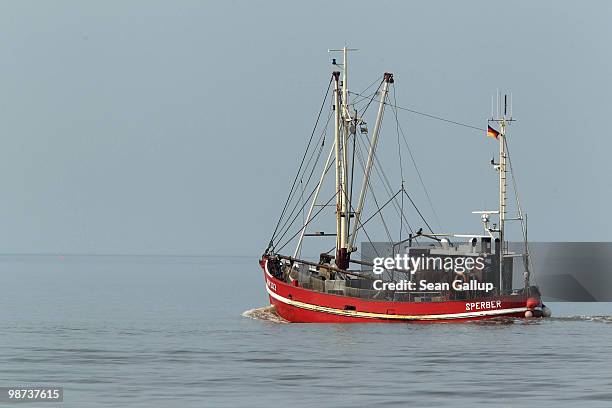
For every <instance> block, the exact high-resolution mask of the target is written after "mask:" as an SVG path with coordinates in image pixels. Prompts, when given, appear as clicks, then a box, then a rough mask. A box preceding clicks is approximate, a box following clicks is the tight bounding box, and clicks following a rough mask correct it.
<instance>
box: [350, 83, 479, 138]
mask: <svg viewBox="0 0 612 408" xmlns="http://www.w3.org/2000/svg"><path fill="white" fill-rule="evenodd" d="M349 93H351V94H353V95H358V96H361V97H363V98H370V97H368V96H367V95H362V94H360V93H357V92H351V91H349ZM372 99H373V97H372ZM384 103H385V104H386V105H389V106H394V107H395V108H397V109H400V110H403V111H406V112H410V113H414V114H416V115H421V116H425V117H428V118H431V119H435V120H439V121H442V122H446V123H451V124H453V125H457V126H463V127H466V128H470V129H475V130H479V131H485V132H486V129H485V128H481V127H478V126H473V125H469V124H467V123H461V122H457V121H454V120H450V119H446V118H443V117H441V116H436V115H432V114H430V113H425V112H419V111H417V110H414V109H409V108H404V107H402V106H397V105H393V104H390V103H389V102H384Z"/></svg>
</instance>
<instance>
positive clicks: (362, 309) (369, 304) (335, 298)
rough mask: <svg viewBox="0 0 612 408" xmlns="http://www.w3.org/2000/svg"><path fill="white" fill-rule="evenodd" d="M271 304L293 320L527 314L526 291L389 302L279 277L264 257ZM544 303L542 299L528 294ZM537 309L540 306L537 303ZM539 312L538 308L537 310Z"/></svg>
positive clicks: (459, 318) (437, 318)
mask: <svg viewBox="0 0 612 408" xmlns="http://www.w3.org/2000/svg"><path fill="white" fill-rule="evenodd" d="M261 266H262V269H263V272H264V278H265V282H266V290H267V291H268V295H269V297H270V304H271V305H273V306H274V307H275V309H276V312H277V313H278V314H279V315H280V316H281V317H282V318H284V319H285V320H288V321H290V322H294V323H376V322H378V323H394V322H395V323H398V322H421V323H424V322H462V321H470V320H482V319H491V318H500V317H524V316H525V312H526V311H528V310H534V308H533V307H532V308H529V307H527V303H528V302H527V301H528V298H527V297H526V296H525V295H508V296H499V297H487V298H483V299H480V300H473V299H472V300H465V301H463V300H462V301H446V302H390V301H379V300H367V299H360V298H355V297H349V296H340V295H332V294H327V293H321V292H317V291H313V290H309V289H304V288H301V287H299V282H298V286H292V285H289V284H287V283H286V282H283V281H281V280H279V279H276V278H275V277H274V276H272V274H270V272H269V271H268V269H267V260H266V259H263V260H262V261H261ZM529 303H530V304H537V305H541V302H540V299H539V298H537V297H534V296H531V297H530V298H529ZM535 309H539V307H536V308H535ZM536 312H537V310H536Z"/></svg>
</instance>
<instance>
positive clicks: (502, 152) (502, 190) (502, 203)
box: [497, 93, 508, 290]
mask: <svg viewBox="0 0 612 408" xmlns="http://www.w3.org/2000/svg"><path fill="white" fill-rule="evenodd" d="M498 100H499V93H498ZM507 107H508V103H507V96H504V114H503V115H502V116H499V117H498V119H497V122H498V123H499V135H498V142H499V166H498V171H499V287H500V290H501V289H502V284H503V271H504V251H505V248H506V245H505V238H506V237H505V224H506V188H507V185H506V174H507V173H506V158H507V155H506V125H507V121H506V113H507Z"/></svg>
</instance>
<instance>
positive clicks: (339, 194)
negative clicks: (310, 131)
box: [332, 71, 346, 269]
mask: <svg viewBox="0 0 612 408" xmlns="http://www.w3.org/2000/svg"><path fill="white" fill-rule="evenodd" d="M332 75H333V77H334V151H335V159H336V166H335V167H336V264H338V259H340V249H341V248H342V225H343V223H342V218H343V215H342V209H343V206H342V202H343V201H344V200H343V196H344V194H343V190H344V185H343V183H342V182H343V177H342V174H343V169H342V167H343V165H344V160H342V157H341V154H342V152H341V149H342V142H341V139H340V137H341V135H340V131H341V129H340V126H341V122H340V115H341V112H340V110H341V107H340V83H339V82H340V72H338V71H334V73H333V74H332ZM338 267H339V268H341V269H346V268H342V267H341V266H340V265H338Z"/></svg>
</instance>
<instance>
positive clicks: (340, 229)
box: [329, 46, 356, 269]
mask: <svg viewBox="0 0 612 408" xmlns="http://www.w3.org/2000/svg"><path fill="white" fill-rule="evenodd" d="M329 51H330V52H333V51H342V57H343V61H342V70H343V73H342V84H340V83H339V80H340V72H338V71H336V72H334V74H333V75H334V109H335V112H334V140H335V143H336V147H335V152H336V266H337V267H338V268H340V269H348V266H349V258H350V251H349V250H348V229H349V217H350V207H349V205H350V204H349V198H348V153H347V151H348V138H349V133H350V126H349V125H350V122H351V121H352V120H353V119H352V118H351V115H350V108H349V96H348V95H349V91H348V51H356V50H355V49H351V48H347V47H346V46H345V47H343V48H342V49H334V50H329Z"/></svg>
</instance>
